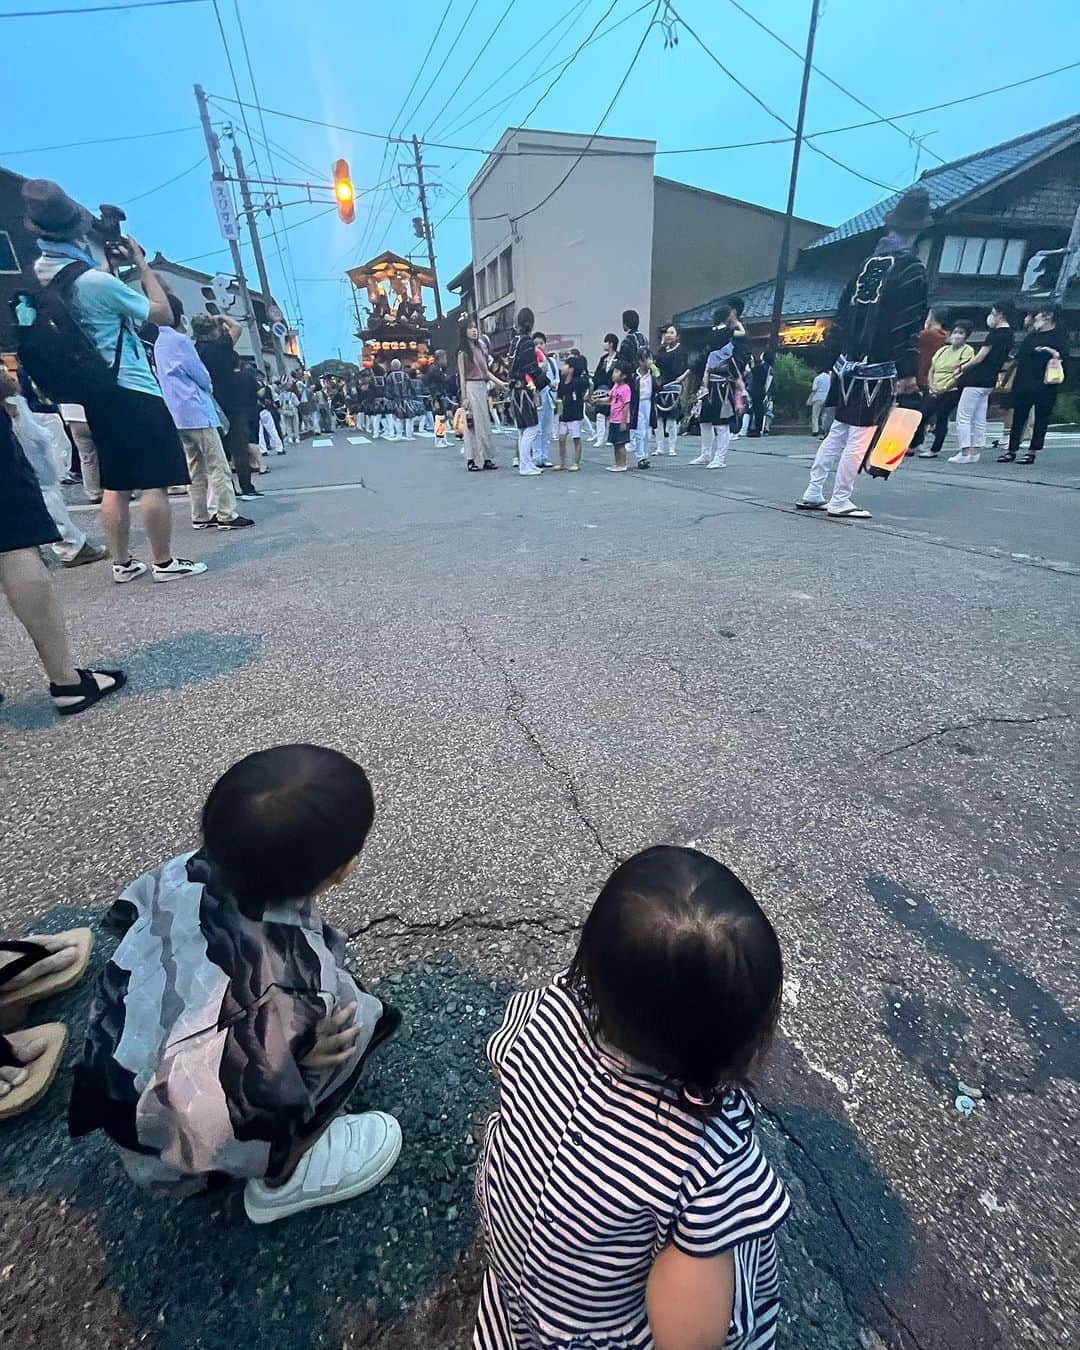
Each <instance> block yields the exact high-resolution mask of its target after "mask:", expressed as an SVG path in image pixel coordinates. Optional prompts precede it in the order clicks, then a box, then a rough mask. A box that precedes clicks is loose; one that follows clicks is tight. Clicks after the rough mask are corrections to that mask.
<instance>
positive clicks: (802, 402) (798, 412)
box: [772, 352, 814, 422]
mask: <svg viewBox="0 0 1080 1350" xmlns="http://www.w3.org/2000/svg"><path fill="white" fill-rule="evenodd" d="M813 382H814V369H813V367H812V366H808V365H807V364H806V362H805V361H804V360H803V359H802V357H800V356H796V355H795V354H794V352H780V353H779V355H778V356H777V358H776V361H775V362H774V364H773V383H772V400H773V415H774V417H775V420H776V421H777V422H798V421H801V420H802V418H803V415H804V413H803V410H804V408H805V407H806V399H807V396H808V395H809V393H810V386H811V384H813Z"/></svg>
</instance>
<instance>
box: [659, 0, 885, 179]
mask: <svg viewBox="0 0 1080 1350" xmlns="http://www.w3.org/2000/svg"><path fill="white" fill-rule="evenodd" d="M663 3H664V5H665V8H666V10H667V13H668V14H670V15H671V17H672V18H673V19H675V21H676V22H677V23H679V24H680V25H681V26H682V27H683V28H685V29H686V31H687V32H688V33H689V34H690V36H691V37H692V38H693V39H694V41H695V42H696V43H697V45H698V46H699V47H700V48H701V50H702V51H703V52H704V53H705V55H706V56H707V57H708V58H709V60H710V61H712V62H713V63H714V65H717V66H719V67H720V69H721V70H722V71H723V72H724V74H725V75H726V76H727V77H728V79H729V80H730V81H731V82H732V84H735V85H738V87H739V88H740V89H741V90H742V91H743V93H744V94H746V95H747V96H748V97H749V98H752V99H753V101H754V102H755V103H756V104H757V105H758V107H759V108H763V109H764V110H765V112H767V113H768V114H769V116H770V117H771V118H773V119H774V120H775V121H777V122H779V123H780V124H781V126H785V127H787V129H788V131H790V132H794V131H795V128H794V127H793V126H792V125H791V123H790V122H789V121H788V120H787V118H786V117H782V116H781V115H780V114H779V113H778V112H776V111H775V109H773V108H770V107H769V105H768V104H767V103H766V102H765V100H764V99H763V98H760V97H759V96H758V95H757V94H755V93H754V91H753V89H751V88H750V86H749V85H748V84H744V83H743V82H742V80H740V79H739V77H738V76H737V75H736V74H735V72H734V71H733V70H731V69H730V68H729V67H728V66H725V65H724V63H723V61H721V60H720V58H719V57H718V56H717V55H716V53H715V52H714V51H713V50H712V48H711V47H709V46H708V44H707V43H706V42H705V41H704V39H703V38H702V37H701V36H700V35H699V33H698V32H697V30H696V29H694V28H691V26H690V25H689V24H688V23H687V22H686V20H685V19H684V18H683V16H682V15H681V14H680V13H679V12H678V10H677V9H675V7H674V6H673V5H672V4H671V0H663ZM803 139H804V140H805V141H806V142H807V145H808V146H809V148H810V149H811V150H813V151H814V153H815V154H818V155H820V156H821V157H822V158H823V159H827V160H829V161H830V162H831V163H833V164H835V165H837V167H838V168H841V169H843V170H844V171H845V172H846V173H850V174H852V175H854V177H856V178H861V179H862V181H863V182H864V183H871V184H873V186H874V187H877V188H882V189H883V190H884V191H886V192H898V191H899V188H896V187H894V186H893V185H892V184H891V183H883V182H882V181H881V179H880V178H871V177H870V175H869V174H866V173H861V172H860V171H859V170H858V169H853V168H852V167H851V165H850V164H845V163H844V161H843V160H842V159H837V158H836V156H835V155H830V154H829V152H828V151H827V150H822V148H821V146H820V145H815V144H814V143H813V141H811V140H808V139H807V138H806V137H805V136H804V137H803Z"/></svg>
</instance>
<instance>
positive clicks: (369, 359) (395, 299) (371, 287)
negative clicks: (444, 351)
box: [345, 253, 435, 370]
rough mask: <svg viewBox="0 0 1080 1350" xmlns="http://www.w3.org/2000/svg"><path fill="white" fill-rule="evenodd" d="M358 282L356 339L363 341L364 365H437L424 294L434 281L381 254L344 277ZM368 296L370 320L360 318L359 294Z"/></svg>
mask: <svg viewBox="0 0 1080 1350" xmlns="http://www.w3.org/2000/svg"><path fill="white" fill-rule="evenodd" d="M345 275H346V276H347V277H348V278H349V280H350V281H351V282H352V284H353V288H354V289H353V303H354V305H355V306H356V322H357V330H356V336H357V337H358V338H359V339H360V341H361V342H362V343H363V353H362V357H361V361H362V364H363V365H364V366H365V367H366V368H367V369H369V370H370V369H371V368H372V366H374V365H375V364H376V362H377V363H378V364H379V365H380V366H382V367H383V368H384V369H385V368H388V367H389V365H390V362H391V361H395V360H397V361H400V362H401V363H402V364H403V365H406V364H408V365H411V364H413V363H415V364H416V365H418V366H421V367H423V366H426V365H428V364H430V362H431V361H432V359H433V357H432V353H431V334H430V332H429V330H428V322H427V318H426V317H425V315H424V299H423V291H424V288H425V287H427V289H428V290H434V288H435V277H434V275H433V273H432V271H431V269H430V268H429V267H421V266H419V265H418V264H416V263H412V262H410V261H409V260H408V258H402V257H401V256H400V255H399V254H397V253H380V254H379V256H378V257H377V258H372V259H371V261H370V262H366V263H364V264H363V266H361V267H351V268H349V269H348V271H347V272H346V274H345ZM361 292H363V294H364V295H365V296H366V312H367V317H366V319H365V318H363V317H362V316H361V311H360V300H359V297H360V294H361Z"/></svg>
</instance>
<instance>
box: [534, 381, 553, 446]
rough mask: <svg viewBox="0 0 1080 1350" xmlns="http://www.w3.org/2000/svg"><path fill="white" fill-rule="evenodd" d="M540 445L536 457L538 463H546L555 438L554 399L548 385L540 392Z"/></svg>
mask: <svg viewBox="0 0 1080 1350" xmlns="http://www.w3.org/2000/svg"><path fill="white" fill-rule="evenodd" d="M538 412H539V414H540V431H539V440H540V445H539V448H538V450H537V454H536V459H537V462H538V463H540V464H544V463H546V462H547V461H548V460H549V459H550V458H551V456H552V453H553V450H552V441H553V440H554V438H555V399H554V397H553V396H552V395H551V393H550V386H549V388H548V389H545V390H543V391H542V392H541V394H540V407H539V409H538Z"/></svg>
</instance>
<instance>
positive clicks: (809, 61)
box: [769, 0, 821, 351]
mask: <svg viewBox="0 0 1080 1350" xmlns="http://www.w3.org/2000/svg"><path fill="white" fill-rule="evenodd" d="M820 7H821V0H810V31H809V33H808V34H807V37H806V59H805V61H804V63H803V76H802V90H801V92H800V94H799V116H798V120H797V121H796V123H795V145H794V147H793V149H792V151H791V178H790V180H789V182H788V197H787V212H786V213H785V215H784V234H783V241H782V243H781V245H780V259H779V262H778V263H777V266H776V285H775V287H774V289H773V310H772V323H771V324H770V325H769V346H770V347H771V348H772V350H773V351H776V350H777V348H778V347H779V346H780V319H781V316H782V315H783V313H784V290H785V288H786V286H787V274H788V254H789V253H790V252H791V217H792V216H793V215H794V214H795V189H796V187H797V186H798V182H799V154H800V152H801V150H802V142H803V126H804V124H805V122H806V95H807V91H808V90H809V88H810V71H811V68H812V66H813V63H814V36H815V34H816V33H817V25H818V10H819V9H820Z"/></svg>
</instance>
